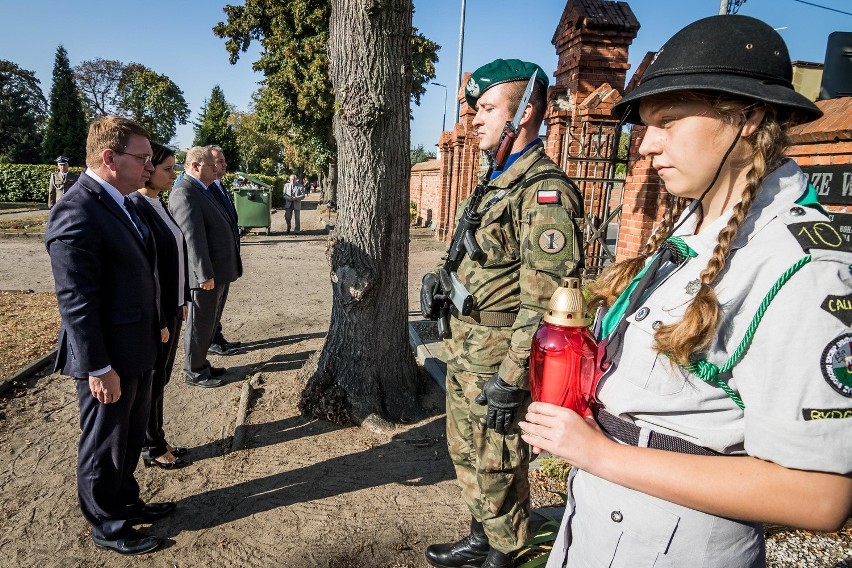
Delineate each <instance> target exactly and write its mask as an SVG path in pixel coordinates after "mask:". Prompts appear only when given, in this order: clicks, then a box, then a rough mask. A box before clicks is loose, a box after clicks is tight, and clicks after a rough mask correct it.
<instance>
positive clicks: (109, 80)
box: [74, 57, 124, 118]
mask: <svg viewBox="0 0 852 568" xmlns="http://www.w3.org/2000/svg"><path fill="white" fill-rule="evenodd" d="M123 72H124V63H122V62H121V61H116V60H115V59H101V58H100V57H98V58H96V59H91V60H89V61H83V62H82V63H80V64H79V65H78V66H76V67H75V68H74V81H75V82H76V83H77V88H78V89H80V94H82V95H83V100H84V101H86V106H87V107H88V109H89V116H91V117H93V118H94V117H98V116H104V115H107V114H118V82H119V81H120V80H121V75H122V73H123Z"/></svg>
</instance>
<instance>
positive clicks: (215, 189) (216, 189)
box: [208, 146, 242, 355]
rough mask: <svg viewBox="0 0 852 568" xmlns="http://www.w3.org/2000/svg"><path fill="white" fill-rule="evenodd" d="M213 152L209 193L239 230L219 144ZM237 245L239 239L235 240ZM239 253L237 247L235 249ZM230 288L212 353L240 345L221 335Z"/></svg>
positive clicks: (229, 352) (230, 351)
mask: <svg viewBox="0 0 852 568" xmlns="http://www.w3.org/2000/svg"><path fill="white" fill-rule="evenodd" d="M208 148H209V149H210V151H211V152H212V153H213V161H214V163H215V164H216V180H215V181H214V182H213V184H212V185H211V186H210V188H209V190H210V193H212V194H213V196H214V197H216V199H218V200H219V202H220V203H221V204H222V207H223V208H224V209H225V211H227V213H228V221H229V222H230V225H231V230H232V231H234V232H238V231H239V223H238V221H237V209H236V207H234V202H233V200H232V199H231V194H230V193H229V192H228V190H227V189H225V186H224V185H223V184H222V177H223V176H224V175H225V174H226V173H227V171H228V162H227V161H225V152H224V151H223V150H222V148H221V147H219V146H208ZM237 246H238V247H239V241H237ZM237 254H239V248H238V249H237ZM230 289H231V284H230V283H228V284H225V290H224V291H223V292H222V301H221V302H219V306H218V308H217V312H216V327H215V331H214V333H213V342H212V343H211V344H210V348H209V349H208V351H209V352H210V353H213V354H214V355H233V354H234V353H236V352H237V348H239V346H240V345H242V343H241V342H239V341H228V340H227V339H225V336H224V335H222V313H223V312H224V311H225V303H226V302H227V301H228V291H229V290H230Z"/></svg>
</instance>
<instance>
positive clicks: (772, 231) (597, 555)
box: [547, 161, 852, 568]
mask: <svg viewBox="0 0 852 568" xmlns="http://www.w3.org/2000/svg"><path fill="white" fill-rule="evenodd" d="M806 187H807V179H806V177H805V175H804V174H803V173H802V171H801V170H800V169H799V168H798V166H797V165H796V164H795V163H794V162H792V161H786V162H785V163H784V164H782V166H781V167H779V168H778V170H776V171H775V172H773V173H772V174H770V175H769V176H768V177H767V178H766V179H765V180H764V182H763V186H762V187H761V189H760V191H759V192H758V195H757V197H756V200H755V203H754V204H753V205H752V207H751V209H750V211H749V213H748V216H747V218H746V221H745V222H744V223H743V225H742V226H741V228H740V231H739V233H738V235H737V238H736V239H735V241H734V245H733V247H732V252H731V255H730V256H729V261H728V265H727V267H726V268H725V270H724V272H723V273H722V274H721V275H720V278H719V279H718V280H717V283H716V285H715V289H716V293H717V296H718V299H719V303H720V305H721V307H722V316H721V321H720V326H719V331H718V332H717V335H716V338H715V339H714V341H713V343H712V345H711V348H710V350H709V352H708V353H707V354H706V358H707V360H708V361H710V362H711V363H714V364H716V365H718V366H722V365H723V364H724V363H725V362H727V361H728V359H729V358H730V356H731V354H732V352H733V351H734V350H736V349H737V347H738V346H739V345H740V342H741V340H742V338H743V336H744V335H745V333H746V329H747V328H748V326H749V324H750V323H751V322H752V319H753V317H754V315H755V313H756V312H757V311H758V306H759V305H760V304H761V302H762V301H763V300H764V298H765V297H766V294H767V292H768V291H769V290H770V288H771V287H772V286H773V284H774V283H775V282H776V281H777V280H778V279H779V277H780V276H781V274H782V273H784V272H785V271H786V270H787V269H788V268H790V267H791V266H792V265H793V264H794V263H795V262H796V261H798V260H799V259H802V258H803V257H805V256H806V255H808V254H810V255H811V257H812V260H811V261H810V262H808V263H807V264H805V265H804V266H803V267H802V268H801V269H799V270H798V271H797V272H796V273H795V274H794V275H793V276H792V277H791V278H790V279H789V281H787V282H786V284H784V285H783V286H782V287H781V289H780V291H779V292H778V295H777V296H776V297H775V299H774V300H773V301H772V303H771V304H770V305H769V307H768V309H767V310H766V313H765V314H764V316H763V318H762V320H761V321H760V323H759V325H758V327H757V330H756V332H755V333H754V338H753V341H752V342H751V344H750V346H749V347H748V350H747V351H746V352H745V355H744V356H743V357H742V359H741V360H740V361H739V363H737V364H736V365H735V366H734V367H733V369H732V371H731V377H730V380H729V382H728V384H729V385H730V386H731V387H732V388H733V389H734V391H736V392H737V393H738V394H739V395H740V397H741V398H742V400H743V402H744V404H745V410H740V408H739V407H738V406H737V405H736V404H735V403H734V402H733V401H732V400H731V399H730V398H729V397H728V396H727V395H726V394H725V393H724V392H723V391H722V390H721V389H720V388H718V387H716V386H714V385H712V384H708V383H705V382H703V381H702V380H701V379H700V378H698V377H696V376H695V375H692V374H690V373H688V372H687V371H685V370H684V369H682V368H680V367H677V366H673V365H672V364H670V362H669V360H668V359H667V358H666V357H664V356H661V355H659V354H657V353H656V351H654V350H653V349H652V343H653V333H654V330H655V329H656V328H657V327H659V325H660V324H669V323H673V322H675V321H678V320H679V319H681V318H682V316H683V313H684V311H685V310H686V307H687V305H688V304H689V302H690V300H691V299H692V297H693V295H694V294H695V292H696V286H695V282H696V281H697V279H698V276H699V274H700V272H701V271H702V270H703V269H704V267H705V266H706V265H707V261H708V259H709V258H710V255H711V254H712V251H713V248H714V246H715V243H716V238H717V236H718V233H719V231H720V230H721V229H722V228H723V227H724V226H725V224H726V223H727V221H728V219H729V217H730V214H728V215H726V216H723V218H720V219H717V220H716V221H715V222H714V223H713V224H712V225H710V226H708V227H707V228H706V229H705V230H704V231H702V233H701V234H700V235H692V234H691V233H693V232H694V229H695V220H694V219H692V218H691V219H689V220H687V222H686V223H685V224H684V225H683V226H682V227H681V229H680V230H679V231H678V233H679V235H680V236H681V237H682V238H683V240H684V241H685V242H686V243H687V244H688V245H689V246H690V247H691V248H692V249H693V250H694V251H695V252H696V253H697V256H696V257H694V258H691V259H689V260H688V261H687V262H686V263H684V264H683V265H681V266H680V267H679V268H677V269H675V270H674V271H671V272H670V273H669V274H668V275H666V276H664V277H663V280H662V282H661V283H659V284H658V285H657V288H656V289H655V290H654V291H653V292H652V293H651V294H650V296H649V297H648V298H647V299H646V300H645V301H644V302H643V303H642V305H641V307H640V308H639V309H637V310H636V312H634V313H632V314H626V315H625V317H626V318H627V320H628V322H629V325H628V327H627V331H626V332H625V341H624V350H623V352H622V354H621V359H620V362H619V364H618V367H617V368H616V369H615V371H614V372H613V373H612V374H611V376H608V377H605V378H604V379H603V380H602V381H601V383H600V386H599V388H598V399H599V400H600V401H601V402H602V403H603V404H604V405H605V406H606V408H607V410H608V411H609V412H610V413H612V414H615V415H617V416H619V417H620V418H622V419H624V420H627V421H630V422H634V423H635V424H636V425H637V426H639V427H640V428H642V429H649V430H654V431H657V432H662V433H665V434H670V435H673V436H678V437H681V438H683V439H685V440H688V441H690V442H692V443H694V444H697V445H699V446H704V447H707V448H710V449H712V450H715V451H717V452H720V453H723V454H730V455H750V456H754V457H757V458H760V459H763V460H768V461H772V462H775V463H777V464H780V465H782V466H784V467H788V468H796V469H804V470H814V471H824V472H834V473H840V474H847V473H849V472H850V471H852V443H850V440H852V420H850V418H852V352H850V344H852V333H850V331H851V330H850V327H849V326H850V322H852V319H850V316H852V274H850V265H852V253H850V252H849V251H850V243H849V242H848V241H846V240H845V238H844V237H843V236H842V235H840V234H839V233H838V232H837V230H836V227H831V225H830V223H829V222H828V221H827V219H826V217H825V216H824V215H823V214H822V213H821V212H819V211H818V210H817V209H815V208H811V207H803V206H801V205H798V204H797V203H796V201H797V200H800V198H802V197H803V195H804V194H805V193H806ZM800 243H802V244H800ZM806 249H807V250H806ZM568 493H569V495H568V504H567V507H566V513H565V516H564V518H563V522H562V527H561V528H560V531H559V534H558V537H557V539H556V543H555V546H554V549H553V551H552V552H551V557H550V559H549V561H548V564H547V566H548V568H556V567H561V566H562V565H563V562H564V561H565V560H566V559H567V561H568V566H571V568H578V567H582V566H598V565H605V566H652V565H653V566H703V567H711V566H712V567H719V568H722V567H725V568H728V567H732V566H763V565H765V562H766V560H765V551H764V541H763V527H762V525H760V524H759V523H746V522H741V521H734V520H730V519H725V518H721V517H716V516H713V515H709V514H706V513H702V512H699V511H695V510H692V509H689V508H686V507H682V506H679V505H675V504H672V503H669V502H667V501H664V500H661V499H657V498H654V497H651V496H648V495H645V494H643V493H640V492H637V491H633V490H630V489H626V488H624V487H620V486H618V485H615V484H612V483H610V482H608V481H605V480H603V479H600V478H598V477H595V476H593V475H590V474H588V473H586V472H582V471H576V470H575V471H572V474H571V477H570V478H569V481H568ZM569 526H570V530H569ZM569 545H570V547H569Z"/></svg>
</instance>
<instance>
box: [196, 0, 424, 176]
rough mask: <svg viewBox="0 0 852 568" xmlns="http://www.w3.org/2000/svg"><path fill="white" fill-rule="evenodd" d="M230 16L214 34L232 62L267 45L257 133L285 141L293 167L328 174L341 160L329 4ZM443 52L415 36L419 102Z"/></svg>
mask: <svg viewBox="0 0 852 568" xmlns="http://www.w3.org/2000/svg"><path fill="white" fill-rule="evenodd" d="M224 10H225V14H226V16H227V22H219V24H217V25H216V27H215V28H213V33H215V34H216V35H217V36H218V37H220V38H223V39H225V40H226V42H225V48H226V49H227V50H228V54H229V56H230V61H231V63H236V62H237V60H238V59H239V57H240V53H241V52H245V51H246V50H247V49H248V48H249V45H250V44H251V42H252V41H260V42H261V44H262V46H263V52H262V54H261V56H260V59H258V60H257V61H256V62H255V63H254V65H253V67H254V69H255V70H256V71H260V72H262V73H263V74H264V76H265V80H264V82H263V86H264V87H265V88H264V89H262V90H261V93H260V96H259V97H258V101H257V106H256V111H257V121H258V127H259V128H260V129H261V130H262V131H265V132H269V133H273V134H274V135H275V136H277V137H279V138H280V142H281V143H282V144H283V146H284V160H285V161H286V162H287V163H288V164H291V165H292V166H294V167H301V168H304V169H306V170H308V171H312V172H320V171H324V170H325V169H326V167H327V166H328V164H329V162H331V161H332V159H333V158H334V156H335V154H336V143H335V140H334V134H333V131H332V117H333V116H334V112H335V106H334V92H333V91H332V88H331V80H330V79H329V75H328V38H329V18H330V16H331V0H291V1H289V2H280V1H279V0H246V2H245V4H244V5H241V6H233V5H226V6H225V8H224ZM439 49H440V46H439V45H438V44H436V43H434V42H432V41H429V40H428V39H426V37H424V36H423V35H422V34H420V33H418V32H417V30H416V29H414V30H413V32H412V35H411V53H412V56H411V65H410V66H409V67H408V69H407V70H408V72H409V73H411V78H412V80H411V96H412V99H413V100H414V102H415V104H419V103H420V96H421V95H422V94H423V93H425V92H426V84H427V83H428V82H429V81H430V80H431V79H434V78H435V63H436V62H437V61H438V50H439Z"/></svg>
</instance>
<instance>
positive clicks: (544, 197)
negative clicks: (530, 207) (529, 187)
mask: <svg viewBox="0 0 852 568" xmlns="http://www.w3.org/2000/svg"><path fill="white" fill-rule="evenodd" d="M535 199H536V201H537V202H538V204H539V205H550V204H555V205H558V204H559V203H560V199H559V190H558V189H539V190H538V191H537V192H536V193H535Z"/></svg>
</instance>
